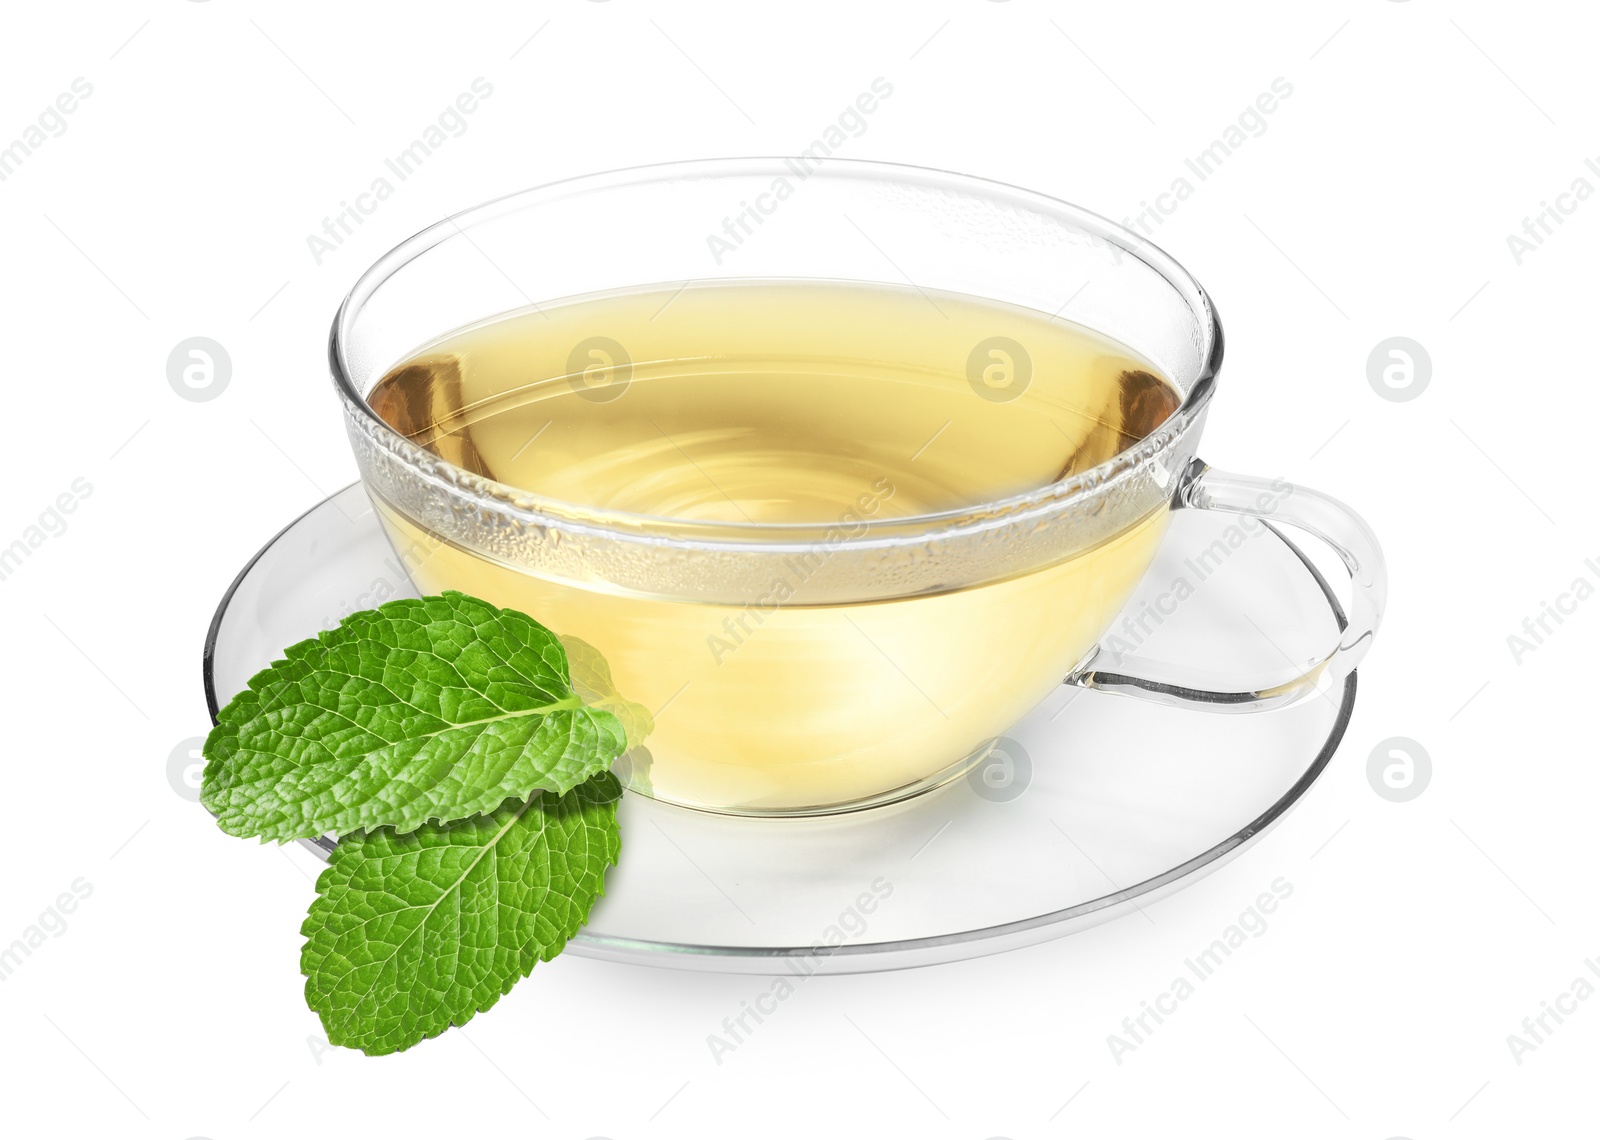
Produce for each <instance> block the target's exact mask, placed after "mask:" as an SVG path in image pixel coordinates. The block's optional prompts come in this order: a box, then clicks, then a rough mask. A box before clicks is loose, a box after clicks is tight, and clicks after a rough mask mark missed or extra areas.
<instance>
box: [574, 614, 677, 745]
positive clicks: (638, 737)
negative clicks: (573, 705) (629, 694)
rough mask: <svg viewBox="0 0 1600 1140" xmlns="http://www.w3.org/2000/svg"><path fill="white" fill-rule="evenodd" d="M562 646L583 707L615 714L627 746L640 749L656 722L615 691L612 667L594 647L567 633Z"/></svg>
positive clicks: (642, 709) (648, 713)
mask: <svg viewBox="0 0 1600 1140" xmlns="http://www.w3.org/2000/svg"><path fill="white" fill-rule="evenodd" d="M561 644H562V647H563V648H565V649H566V651H567V663H568V664H569V665H570V666H571V667H572V688H573V690H574V691H575V692H577V694H578V696H580V697H582V698H583V702H584V704H586V705H589V706H591V707H593V708H597V709H605V710H606V711H607V712H609V713H613V714H615V715H616V718H617V719H618V720H620V721H621V722H622V729H623V731H624V732H626V733H627V734H628V747H629V748H637V747H639V745H640V744H641V743H642V742H643V741H644V738H645V737H647V736H649V735H650V734H651V733H652V732H654V731H655V727H656V722H655V718H653V717H652V716H651V715H650V710H649V709H647V708H645V707H644V706H643V705H640V704H635V703H634V702H633V701H630V700H628V699H627V698H626V697H624V696H623V695H622V694H621V693H619V692H617V686H616V683H615V682H614V681H612V680H611V666H610V665H609V664H607V663H606V659H605V658H604V657H602V656H601V655H600V651H599V650H598V649H596V648H595V647H594V646H592V645H590V644H589V643H588V642H587V641H584V640H583V639H582V638H577V637H569V636H567V635H566V634H562V635H561Z"/></svg>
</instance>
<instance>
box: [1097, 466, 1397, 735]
mask: <svg viewBox="0 0 1600 1140" xmlns="http://www.w3.org/2000/svg"><path fill="white" fill-rule="evenodd" d="M1172 506H1173V509H1175V510H1180V509H1188V510H1201V511H1228V512H1231V513H1234V514H1238V515H1243V516H1245V517H1248V518H1254V519H1259V520H1261V524H1262V525H1264V526H1266V527H1268V528H1269V529H1271V530H1274V531H1276V530H1277V528H1276V527H1275V526H1274V525H1273V523H1274V522H1281V523H1285V524H1288V525H1289V526H1293V527H1298V528H1299V529H1301V530H1304V531H1307V532H1309V533H1310V534H1312V535H1313V536H1315V537H1317V538H1320V539H1321V540H1322V541H1323V542H1325V543H1327V544H1328V545H1329V546H1330V547H1332V548H1333V550H1334V552H1335V553H1336V554H1338V556H1339V559H1340V561H1342V562H1343V563H1344V566H1345V569H1346V570H1347V571H1348V572H1349V574H1350V584H1351V605H1350V612H1349V614H1348V616H1347V615H1346V614H1345V612H1344V610H1343V609H1342V608H1341V607H1340V605H1339V602H1338V599H1337V598H1336V597H1335V595H1334V594H1333V593H1332V591H1331V590H1329V588H1328V584H1327V582H1325V581H1324V580H1323V578H1322V575H1321V574H1320V573H1318V571H1317V569H1316V568H1315V567H1314V566H1312V565H1311V563H1310V562H1307V561H1306V559H1305V556H1304V555H1300V559H1301V561H1302V562H1305V565H1306V569H1307V570H1308V571H1309V572H1310V573H1311V575H1312V576H1313V577H1315V578H1316V580H1317V582H1318V584H1319V585H1320V586H1321V587H1322V592H1323V594H1324V595H1325V596H1326V597H1327V599H1328V604H1329V606H1330V607H1331V608H1332V610H1333V614H1334V618H1335V620H1336V622H1337V623H1338V626H1339V637H1338V640H1337V642H1336V643H1335V645H1334V646H1333V648H1332V649H1330V650H1329V651H1328V652H1327V653H1326V654H1323V655H1322V656H1320V657H1318V658H1316V659H1313V660H1312V661H1311V662H1309V664H1308V666H1307V668H1306V670H1305V672H1303V673H1302V674H1301V675H1300V676H1298V677H1296V678H1294V679H1293V680H1291V681H1287V682H1284V683H1283V684H1280V685H1274V686H1272V687H1271V688H1267V689H1242V690H1236V691H1228V690H1225V689H1206V688H1196V687H1191V686H1186V685H1182V684H1177V683H1174V682H1172V681H1164V680H1156V679H1155V678H1153V677H1152V676H1150V675H1149V674H1150V671H1151V670H1150V667H1151V666H1152V665H1153V664H1155V663H1154V662H1152V661H1150V660H1148V659H1146V658H1144V657H1143V656H1141V655H1140V654H1139V653H1137V652H1131V653H1130V652H1123V651H1120V650H1113V649H1110V648H1108V647H1107V646H1106V645H1104V644H1102V645H1100V646H1098V647H1096V648H1095V649H1093V650H1091V651H1090V652H1089V655H1088V656H1087V657H1085V658H1084V659H1083V660H1082V661H1081V662H1079V663H1078V666H1077V668H1075V669H1073V671H1072V672H1071V673H1070V674H1068V675H1067V677H1066V683H1067V684H1069V685H1076V686H1079V687H1080V688H1085V689H1100V690H1103V691H1106V692H1113V693H1126V694H1129V695H1131V696H1137V697H1141V698H1143V699H1145V700H1150V701H1156V702H1158V703H1160V704H1168V705H1179V706H1182V707H1185V708H1194V709H1203V710H1206V711H1210V712H1251V711H1254V710H1257V709H1268V708H1276V707H1278V706H1280V705H1287V704H1290V703H1292V702H1294V701H1297V700H1299V699H1300V698H1301V697H1303V696H1305V695H1306V694H1307V693H1310V692H1314V691H1316V689H1317V688H1318V686H1319V685H1320V684H1322V683H1323V682H1324V679H1326V680H1327V682H1328V683H1329V684H1331V685H1333V686H1335V687H1336V686H1338V685H1340V684H1341V683H1342V682H1343V681H1344V679H1345V677H1347V676H1348V675H1349V674H1350V672H1351V671H1352V670H1354V669H1355V667H1356V665H1357V663H1358V662H1360V660H1361V658H1362V657H1363V656H1365V655H1366V652H1367V650H1368V648H1370V647H1371V645H1372V638H1373V635H1374V634H1376V633H1377V631H1378V623H1379V621H1380V620H1381V619H1382V617H1383V609H1384V602H1385V599H1386V597H1387V595H1388V577H1387V575H1386V573H1385V571H1384V564H1383V552H1382V551H1381V550H1380V549H1379V548H1378V539H1377V537H1376V536H1375V535H1374V534H1373V533H1372V528H1371V527H1369V526H1368V525H1367V524H1366V522H1364V521H1363V520H1362V518H1361V517H1360V516H1359V515H1357V514H1356V513H1355V512H1354V511H1352V510H1351V509H1350V508H1349V507H1347V506H1345V505H1344V504H1343V503H1341V502H1339V501H1338V500H1337V499H1333V498H1330V497H1329V496H1327V495H1324V494H1323V493H1322V492H1320V491H1313V490H1311V489H1309V488H1306V487H1297V486H1293V485H1290V484H1288V483H1285V482H1284V481H1283V480H1268V479H1261V478H1258V477H1256V476H1254V475H1236V474H1233V473H1232V472H1228V471H1218V470H1216V469H1214V468H1212V467H1209V466H1207V465H1206V464H1205V463H1203V462H1201V461H1200V460H1198V459H1196V460H1195V461H1194V462H1192V463H1191V464H1190V465H1189V468H1188V470H1187V471H1186V472H1185V473H1184V476H1183V478H1182V479H1181V480H1179V484H1178V490H1177V492H1176V493H1175V494H1174V495H1173V498H1172ZM1279 537H1282V535H1281V534H1280V536H1279ZM1295 553H1296V554H1299V551H1298V550H1297V551H1296V552H1295Z"/></svg>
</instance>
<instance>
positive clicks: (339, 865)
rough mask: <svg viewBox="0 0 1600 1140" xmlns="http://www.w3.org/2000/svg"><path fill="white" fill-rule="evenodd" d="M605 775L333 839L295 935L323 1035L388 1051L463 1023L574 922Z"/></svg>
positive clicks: (610, 800)
mask: <svg viewBox="0 0 1600 1140" xmlns="http://www.w3.org/2000/svg"><path fill="white" fill-rule="evenodd" d="M621 794H622V788H621V785H620V784H618V782H617V780H616V777H614V776H612V775H611V774H610V773H603V774H601V775H599V776H596V777H595V778H594V779H592V780H590V781H589V782H587V783H585V784H581V785H579V786H578V787H577V788H574V789H573V790H572V791H570V792H568V793H567V794H566V795H565V796H563V797H561V798H560V799H556V798H555V797H554V796H551V795H549V794H548V793H545V794H541V795H536V796H534V797H533V798H532V799H530V800H529V801H528V802H527V803H515V802H513V803H508V804H506V805H504V806H502V807H501V808H499V809H498V810H496V811H494V812H491V813H490V814H488V815H485V816H479V817H476V818H473V819H465V820H461V821H459V822H457V823H451V824H445V825H442V826H439V825H428V826H425V827H422V828H419V829H418V830H417V831H414V832H412V833H411V834H409V835H397V834H396V833H395V832H394V830H393V829H392V828H382V829H380V830H377V831H371V832H366V833H364V834H359V835H355V836H351V837H348V838H346V839H344V840H341V841H340V843H339V846H338V847H337V848H335V850H334V852H333V858H332V859H331V860H330V861H329V864H328V868H327V870H325V871H324V872H323V873H322V876H321V878H319V879H318V880H317V892H318V897H317V899H316V901H315V902H313V903H312V904H311V911H310V913H309V914H308V915H307V916H306V921H305V925H304V926H303V927H302V928H301V931H300V932H301V933H302V934H304V935H305V936H306V944H305V949H304V951H303V953H302V954H301V958H300V970H301V973H303V974H305V976H306V1002H307V1004H309V1005H310V1006H311V1008H312V1009H313V1010H315V1011H316V1013H317V1015H318V1016H319V1017H321V1018H322V1026H323V1029H324V1031H325V1032H326V1033H327V1036H328V1040H329V1041H330V1042H332V1043H333V1044H335V1045H347V1046H350V1047H352V1048H356V1049H360V1050H362V1051H363V1052H365V1053H369V1054H378V1053H394V1052H397V1051H399V1050H401V1049H409V1048H410V1047H411V1046H413V1045H415V1044H416V1043H417V1042H419V1041H422V1040H424V1039H426V1038H429V1037H435V1036H438V1035H439V1034H440V1033H443V1032H444V1031H445V1030H446V1029H448V1028H450V1027H451V1026H452V1025H465V1024H466V1023H467V1022H468V1021H470V1020H471V1019H472V1017H473V1015H474V1014H476V1013H480V1012H482V1011H483V1010H486V1009H488V1008H489V1007H490V1006H492V1005H494V1003H495V1002H497V1001H499V1000H500V997H501V995H503V994H505V993H508V992H509V991H510V990H511V987H512V986H513V985H515V984H516V983H517V981H518V980H519V979H521V978H525V977H527V976H528V974H529V973H531V972H532V970H533V967H534V966H535V965H536V964H537V963H539V962H548V961H549V960H550V959H551V958H553V957H555V956H556V955H557V954H558V953H560V952H561V949H562V947H563V946H565V945H566V943H567V941H568V940H569V939H570V938H571V937H572V936H573V935H574V934H576V933H577V932H578V929H579V928H580V927H581V926H583V924H584V922H585V921H586V920H587V919H588V916H589V910H590V908H591V907H592V906H593V905H594V903H595V900H596V899H597V898H599V897H600V895H601V894H602V893H604V889H605V871H606V868H607V867H609V866H612V865H614V864H615V863H616V861H617V854H618V851H619V849H620V846H621V843H620V840H619V837H618V833H617V798H618V797H619V796H620V795H621Z"/></svg>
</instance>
